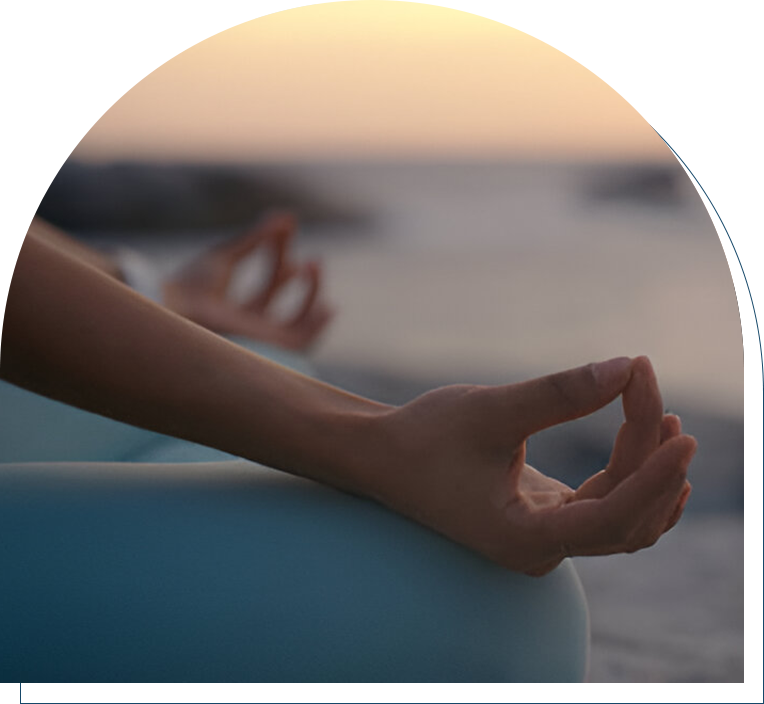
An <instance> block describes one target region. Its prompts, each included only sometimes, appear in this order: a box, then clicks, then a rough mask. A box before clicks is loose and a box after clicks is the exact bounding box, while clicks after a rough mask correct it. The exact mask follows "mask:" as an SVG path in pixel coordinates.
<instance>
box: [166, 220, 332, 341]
mask: <svg viewBox="0 0 764 704" xmlns="http://www.w3.org/2000/svg"><path fill="white" fill-rule="evenodd" d="M295 229H296V222H295V219H294V217H293V216H291V215H290V214H288V213H275V214H272V215H270V216H268V217H267V218H266V219H265V220H264V221H263V222H262V223H261V224H260V225H258V226H257V227H255V228H254V229H252V230H251V231H249V232H247V233H245V234H244V235H243V236H241V237H238V238H236V239H234V240H230V241H227V242H224V243H223V244H221V245H219V246H217V247H214V248H213V249H211V250H209V251H207V252H205V253H203V254H202V255H201V256H200V257H198V258H196V259H195V260H193V261H192V262H191V263H190V264H189V265H188V266H186V267H184V268H183V269H182V270H181V271H180V272H179V273H178V274H176V275H175V276H174V277H173V278H172V279H170V280H169V281H168V282H167V283H166V284H165V285H164V297H165V301H164V302H165V305H166V306H167V307H168V308H170V309H171V310H174V311H175V312H176V313H179V314H180V315H182V316H184V317H186V318H188V319H189V320H191V321H193V322H195V323H197V324H199V325H202V326H203V327H206V328H208V329H210V330H213V331H214V332H218V333H222V334H231V335H242V336H244V337H249V338H252V339H256V340H261V341H264V342H270V343H272V344H276V345H279V346H281V347H286V348H288V349H295V350H303V349H305V348H307V347H308V346H310V345H311V344H312V343H313V342H314V341H315V340H316V338H317V337H318V336H319V334H320V333H321V332H322V331H323V330H324V328H325V327H326V325H327V324H328V322H329V320H330V319H331V317H332V311H331V309H330V308H329V307H328V306H327V305H326V303H325V302H324V301H323V300H322V296H321V281H322V279H321V277H322V273H321V267H320V265H319V263H318V262H315V261H309V262H306V263H303V264H296V263H295V262H294V261H292V258H291V256H290V251H289V248H290V245H291V241H292V239H293V237H294V233H295ZM258 250H264V251H266V252H267V253H268V254H269V255H270V258H271V262H270V271H269V274H268V277H267V279H266V281H265V283H264V284H263V286H262V287H261V288H260V289H259V290H258V291H256V292H255V293H253V294H252V295H251V296H250V298H249V300H247V301H245V302H243V303H240V302H237V301H234V300H233V299H232V298H231V297H230V295H229V287H230V285H231V281H232V279H233V277H234V274H235V272H236V270H237V268H238V267H239V266H240V265H241V263H242V262H243V260H244V259H245V258H246V257H248V256H250V255H252V254H253V253H255V252H256V251H258ZM298 279H303V280H304V282H305V287H306V290H305V294H304V298H303V300H302V302H301V304H300V305H299V306H298V309H297V312H296V313H294V314H293V315H292V316H291V317H289V318H288V319H285V320H281V319H278V318H277V317H276V316H275V315H274V312H273V303H274V301H275V299H276V298H277V297H278V295H279V294H280V293H281V292H282V291H283V290H284V287H285V285H286V284H287V283H289V282H290V281H294V280H298Z"/></svg>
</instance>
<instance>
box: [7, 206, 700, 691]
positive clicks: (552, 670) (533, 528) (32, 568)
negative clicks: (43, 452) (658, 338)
mask: <svg viewBox="0 0 764 704" xmlns="http://www.w3.org/2000/svg"><path fill="white" fill-rule="evenodd" d="M293 229H294V223H293V221H292V220H291V219H290V218H289V217H288V216H285V215H278V216H274V217H272V218H270V219H268V220H266V222H265V223H264V224H263V225H262V226H261V227H260V228H257V229H256V230H255V231H254V232H252V233H249V234H248V235H247V236H245V237H244V238H241V239H239V240H235V241H233V242H230V243H226V244H224V245H221V246H219V247H217V248H215V249H213V250H212V251H211V252H209V253H207V254H205V255H203V256H202V257H200V258H199V259H197V260H196V261H195V262H193V263H192V264H191V265H189V266H188V267H186V268H185V269H184V270H182V271H181V273H180V274H178V275H177V276H176V277H174V278H173V279H171V280H170V281H168V282H167V284H166V285H165V286H164V288H163V296H164V300H163V303H164V304H165V306H166V307H163V306H160V305H158V304H157V303H155V302H152V301H151V300H148V299H147V298H145V297H143V296H141V295H139V294H138V293H136V292H135V291H133V290H131V289H130V288H129V287H127V286H126V285H125V284H124V283H122V282H121V281H120V280H119V278H120V277H121V276H122V274H121V272H119V271H118V270H117V269H116V268H114V269H113V270H112V271H109V270H108V269H109V267H110V266H112V265H111V264H109V263H108V262H107V261H106V260H101V261H100V262H99V261H95V260H92V259H91V260H90V261H85V260H86V259H88V257H87V256H84V255H83V254H82V253H80V254H79V255H78V254H77V252H76V251H75V250H76V245H75V247H74V248H72V247H69V246H68V245H67V244H66V239H65V238H63V237H59V235H58V234H57V233H56V232H55V230H53V229H51V228H50V227H49V226H47V225H46V224H44V223H41V222H39V221H36V222H35V223H34V224H33V226H32V228H30V231H29V233H28V235H27V237H26V240H25V242H24V244H23V246H22V249H21V254H20V256H19V260H18V264H17V266H16V270H15V273H14V276H13V280H12V283H11V288H10V293H9V297H8V305H7V310H6V317H5V325H4V329H3V340H2V358H1V359H0V376H1V377H2V378H3V379H4V380H6V381H8V382H10V383H11V384H14V385H17V386H19V387H22V388H23V389H26V390H28V391H31V392H34V393H36V394H41V395H44V396H46V397H48V398H50V399H55V400H57V401H60V402H63V403H66V404H70V405H72V406H76V407H77V408H80V409H84V410H86V411H89V412H92V413H95V414H99V415H102V416H106V417H108V418H112V419H115V420H117V421H122V422H124V423H128V424H131V425H133V426H138V427H139V428H143V429H146V430H147V431H152V432H153V433H159V434H162V435H163V436H170V437H172V438H178V439H179V441H172V440H169V439H168V442H180V441H189V442H190V443H196V445H189V444H188V443H185V444H184V447H186V448H189V447H190V448H197V447H199V446H205V447H208V448H213V449H214V450H215V451H220V452H221V455H220V458H225V457H227V456H228V455H233V456H235V457H237V458H242V460H239V461H220V460H218V461H216V462H207V463H203V464H201V465H200V464H194V463H193V462H192V463H189V464H185V465H170V464H166V465H152V466H147V465H142V464H138V465H136V464H124V463H118V464H114V463H108V464H106V465H103V466H101V465H98V466H93V465H88V464H87V463H85V464H80V465H76V466H75V465H71V464H66V465H60V466H57V465H55V463H54V464H52V465H39V464H37V465H34V464H31V465H30V464H16V465H10V464H9V465H6V467H5V468H4V469H3V470H2V471H0V488H2V499H1V501H2V503H3V505H2V509H3V511H4V512H5V515H6V517H8V516H10V518H7V519H6V520H8V521H12V520H16V521H17V522H18V525H21V526H22V528H25V530H19V531H18V535H19V536H21V537H20V538H19V540H18V541H17V542H16V543H14V542H13V541H11V543H12V544H11V545H10V546H6V547H5V548H4V550H5V551H6V554H5V555H4V557H6V558H7V559H9V560H10V559H12V560H21V561H22V562H23V564H24V569H23V570H22V571H21V572H22V573H21V574H20V575H19V576H17V577H15V578H14V581H13V584H10V586H4V587H2V589H1V591H3V594H2V596H3V597H4V599H3V603H5V604H8V606H4V607H3V610H4V612H5V611H7V613H4V614H3V616H4V620H7V621H8V624H9V627H8V628H6V629H5V634H6V635H4V636H0V655H3V656H5V655H7V656H8V657H9V658H10V659H6V660H4V661H5V662H6V663H10V664H9V665H7V666H6V667H8V668H9V672H10V671H11V670H12V671H13V673H18V674H22V675H25V676H24V677H22V679H23V680H30V679H32V680H34V679H38V680H42V679H45V680H47V681H55V680H58V679H69V680H75V679H80V678H83V677H84V679H85V680H96V679H97V680H104V681H109V680H113V681H117V680H118V681H125V680H144V681H148V680H150V679H154V680H169V681H177V680H180V679H182V680H183V681H194V680H197V679H198V680H207V681H218V680H231V681H242V680H245V681H252V680H268V681H287V680H302V681H311V680H329V681H336V680H339V679H347V680H355V681H380V680H392V681H413V680H420V681H433V680H441V681H446V680H456V681H459V680H463V681H481V680H482V681H487V680H523V679H525V680H527V681H537V680H543V679H547V680H571V679H580V678H581V677H583V674H584V669H585V662H586V647H587V645H586V644H587V638H588V635H587V631H586V629H587V626H586V613H585V604H584V602H583V599H582V595H581V593H580V585H578V582H577V579H576V577H575V572H574V571H573V568H572V566H571V565H570V561H565V558H567V557H571V556H584V555H607V554H614V553H621V552H634V551H636V550H640V549H642V548H646V547H649V546H651V545H653V544H654V543H655V542H656V541H657V540H658V539H659V538H660V537H661V535H662V534H663V533H665V532H666V531H668V530H670V529H671V528H672V527H673V526H674V525H675V524H676V522H677V521H678V520H679V518H680V517H681V514H682V511H683V509H684V505H685V503H686V501H687V498H688V496H689V493H690V485H689V483H688V482H687V478H686V477H687V469H688V465H689V463H690V461H691V459H692V456H693V454H694V452H695V449H696V443H695V440H694V439H693V438H692V437H690V436H687V435H685V434H683V433H682V431H681V424H680V421H679V419H678V418H677V417H676V416H674V415H665V414H664V413H663V403H662V400H661V395H660V391H659V388H658V384H657V381H656V377H655V374H654V372H653V369H652V366H651V364H650V362H649V360H648V359H647V358H645V357H636V358H629V357H620V358H616V359H611V360H609V361H605V362H598V363H593V364H589V365H587V366H584V367H579V368H576V369H571V370H567V371H563V372H558V373H555V374H552V375H549V376H545V377H541V378H537V379H532V380H528V381H524V382H521V383H517V384H510V385H504V386H475V385H463V384H462V385H454V386H447V387H443V388H440V389H435V390H433V391H431V392H429V393H426V394H424V395H423V396H421V397H419V398H416V399H414V400H413V401H411V402H409V403H406V404H404V405H402V406H390V405H386V404H382V403H377V402H375V401H373V400H369V399H365V398H362V397H360V396H357V395H354V394H351V393H347V392H345V391H342V390H340V389H338V388H335V387H333V386H330V385H327V384H325V383H323V382H321V381H319V380H317V379H314V378H311V377H310V376H307V375H304V374H300V373H298V372H296V371H294V370H292V369H289V368H287V367H286V366H282V365H280V364H276V363H274V362H273V361H270V360H268V359H266V358H264V357H263V356H260V355H258V354H255V353H253V352H252V351H250V350H248V349H246V348H245V347H243V346H242V345H239V344H235V343H233V342H232V341H230V340H227V339H225V338H224V337H222V336H221V335H219V334H216V333H222V334H230V335H238V336H249V337H258V338H260V339H265V340H267V341H269V342H271V343H274V344H277V345H281V346H285V347H288V348H291V349H300V348H304V347H305V346H307V345H309V344H310V342H311V341H312V340H314V339H315V337H316V335H318V334H319V333H320V331H321V330H322V329H323V328H324V327H325V325H326V323H327V321H328V320H329V318H330V315H331V312H330V309H329V308H328V306H327V305H326V304H325V303H324V302H323V300H322V297H321V291H320V288H321V287H320V270H319V268H318V266H317V265H316V264H315V263H309V264H308V265H296V264H295V263H294V262H293V261H292V260H291V257H290V255H289V247H288V243H289V240H290V238H291V236H292V232H293ZM257 247H264V248H266V249H269V250H270V251H272V252H273V261H274V266H273V267H272V270H271V273H270V276H269V277H268V281H267V282H266V284H265V285H264V286H263V288H262V290H261V291H259V292H258V293H257V294H256V295H255V296H253V297H252V298H251V300H249V301H247V302H244V303H241V302H234V301H231V300H229V299H228V298H227V289H228V284H229V282H230V279H231V276H232V273H233V271H234V270H235V268H236V266H237V265H238V263H239V262H240V261H241V259H242V257H244V256H245V255H248V254H249V253H250V252H251V251H252V250H253V249H255V248H257ZM295 276H301V277H304V278H305V279H306V281H307V282H308V293H307V295H306V297H305V301H304V303H303V305H302V306H301V307H300V309H299V310H298V311H297V312H296V314H295V315H294V316H293V317H292V318H291V319H288V320H275V319H273V318H272V317H271V316H270V315H269V307H270V304H271V302H272V301H273V299H274V298H275V297H276V295H277V293H278V292H279V290H280V289H281V287H282V286H284V285H285V283H286V282H287V281H289V280H290V279H292V278H293V277H295ZM203 326H204V327H203ZM205 328H209V329H205ZM211 330H214V331H216V332H212V331H211ZM618 396H621V397H622V401H623V410H624V416H625V420H624V423H623V425H622V426H621V428H620V430H619V432H618V434H617V436H616V438H615V442H614V446H613V451H612V455H611V457H610V461H609V462H608V464H607V467H605V468H604V469H603V470H602V471H601V472H599V473H597V474H595V475H594V476H592V477H591V478H589V479H588V480H587V481H585V482H584V483H583V484H582V485H581V486H580V487H577V488H575V489H574V488H570V487H568V486H567V485H565V484H563V483H562V482H559V481H557V480H555V479H552V478H550V477H548V476H546V475H544V474H543V473H541V472H540V471H538V470H536V469H534V468H533V467H531V466H529V465H528V464H527V463H526V462H525V448H526V442H527V440H528V438H529V437H530V436H532V435H533V434H534V433H537V432H539V431H541V430H543V429H545V428H548V427H550V426H553V425H556V424H559V423H564V422H567V421H571V420H574V419H576V418H580V417H582V416H585V415H587V414H590V413H593V412H594V411H596V410H597V409H599V408H601V407H603V406H605V405H606V404H608V403H610V402H611V401H613V400H614V399H616V398H617V397H618ZM27 420H28V423H30V424H34V419H27ZM40 432H42V433H44V432H45V431H44V429H41V431H40ZM181 444H183V443H181ZM204 451H205V450H204V448H201V447H199V453H200V454H199V458H201V459H202V460H204V459H207V458H208V457H209V456H208V455H205V454H204ZM222 453H228V454H227V455H226V454H222ZM192 454H193V453H192ZM187 456H188V455H187V454H185V455H183V457H187ZM163 457H170V458H172V457H173V455H172V452H170V453H169V454H165V455H164V456H163ZM131 459H132V461H134V462H148V461H151V460H152V458H151V456H141V455H140V453H137V454H136V455H135V456H134V457H132V458H131ZM243 460H246V461H243ZM170 461H172V459H170ZM253 463H258V465H263V466H265V467H268V468H271V469H263V468H262V467H258V466H257V465H255V464H253ZM273 470H279V471H278V472H276V471H273ZM287 475H292V476H287ZM184 477H185V479H184ZM295 477H297V478H299V479H295ZM305 480H313V481H312V482H311V481H305ZM314 482H318V483H320V484H323V485H327V486H328V487H333V488H334V489H339V490H340V491H339V492H337V491H333V490H330V489H325V488H321V487H319V486H318V485H317V484H315V483H314ZM51 487H52V488H51ZM114 487H118V488H119V489H120V491H115V490H114ZM67 492H69V493H67ZM70 494H71V497H74V498H73V499H72V501H69V502H66V501H64V500H63V498H64V497H67V496H70ZM71 497H70V498H71ZM381 507H384V508H381ZM249 509H251V510H249ZM385 509H389V510H385ZM30 516H31V517H30ZM83 516H90V520H92V523H91V524H88V525H92V526H93V527H94V528H97V530H94V531H92V532H91V531H89V530H87V528H86V527H84V526H83V524H82V523H81V522H82V521H83V520H85V519H84V518H83ZM35 521H36V523H34V525H35V527H34V528H32V522H35ZM40 521H41V522H42V524H44V525H46V526H48V528H49V530H48V531H46V530H43V529H41V528H40V523H39V522H40ZM78 521H79V523H78ZM415 524H419V526H417V525H415ZM67 526H69V527H70V529H71V536H78V539H81V540H82V541H84V543H83V544H82V546H81V545H80V543H78V541H77V540H75V538H74V537H72V538H71V540H70V541H67V539H65V537H61V536H66V535H69V534H68V533H66V530H67V528H66V527H67ZM72 526H73V527H72ZM420 526H421V527H420ZM35 531H36V532H35ZM51 535H53V537H54V538H55V539H54V540H53V543H55V542H56V540H58V541H59V542H61V543H62V545H61V546H59V547H61V549H62V550H63V552H57V548H56V546H55V545H51V544H50V540H49V538H50V537H51ZM56 536H58V537H56ZM85 545H86V546H88V547H87V549H89V550H91V553H92V554H91V556H90V557H87V558H82V557H81V556H80V552H81V551H82V550H85V547H84V546H85ZM115 550H116V551H117V553H116V554H118V555H120V559H116V558H115ZM35 551H36V552H35ZM78 551H79V552H78ZM290 551H292V552H290ZM62 554H65V555H66V556H67V558H66V560H64V559H63V558H61V555H62ZM51 561H52V562H51ZM563 561H565V562H564V564H562V565H561V563H562V562H563ZM53 563H55V565H54V566H51V565H52V564H53ZM75 563H76V565H75V566H74V567H73V566H72V565H73V564H75ZM6 564H10V563H9V562H7V563H6ZM56 565H57V566H56ZM83 575H84V576H83ZM104 575H106V576H104ZM108 575H112V576H113V579H109V578H108ZM544 575H546V576H544ZM542 576H543V578H542V579H531V578H530V577H542ZM46 579H47V580H48V581H46ZM99 580H105V581H104V583H103V584H100V583H99ZM67 585H68V586H67ZM67 589H68V590H69V591H67ZM59 590H60V593H59ZM46 599H47V602H46ZM51 604H52V605H53V606H51ZM11 607H13V608H11ZM11 614H13V615H12V616H11ZM6 617H7V618H6ZM83 621H85V625H82V623H83ZM56 624H59V625H60V624H64V625H63V626H62V627H61V628H59V627H57V625H56ZM115 626H123V627H125V630H124V631H122V632H121V634H120V633H118V632H117V631H115ZM62 629H63V630H62ZM109 633H112V634H113V642H112V641H111V640H109V641H108V642H105V641H104V639H105V638H106V639H107V640H108V638H109V636H108V634H109ZM66 644H68V645H66ZM2 661H3V660H2V659H0V662H2ZM30 675H31V676H30Z"/></svg>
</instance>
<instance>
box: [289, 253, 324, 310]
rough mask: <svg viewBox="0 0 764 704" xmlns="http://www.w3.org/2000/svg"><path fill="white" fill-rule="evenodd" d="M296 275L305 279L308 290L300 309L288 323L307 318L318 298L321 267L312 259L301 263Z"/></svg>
mask: <svg viewBox="0 0 764 704" xmlns="http://www.w3.org/2000/svg"><path fill="white" fill-rule="evenodd" d="M298 275H302V276H303V278H304V279H305V280H306V281H307V283H308V290H307V291H306V292H305V298H304V299H303V302H302V305H301V306H300V309H299V310H298V311H297V313H295V315H294V316H293V317H292V319H291V320H290V321H289V324H290V325H296V324H299V323H300V321H301V320H304V319H305V318H307V316H308V315H309V314H310V312H311V310H312V308H313V306H314V305H315V303H316V301H317V300H318V294H319V291H320V289H321V278H322V277H321V267H320V265H319V264H318V262H315V261H312V262H307V263H306V264H303V265H302V267H300V269H299V271H298Z"/></svg>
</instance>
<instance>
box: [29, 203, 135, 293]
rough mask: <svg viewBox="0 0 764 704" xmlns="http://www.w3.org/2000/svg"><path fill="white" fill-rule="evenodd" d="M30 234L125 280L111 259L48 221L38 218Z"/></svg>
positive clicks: (114, 276) (116, 277)
mask: <svg viewBox="0 0 764 704" xmlns="http://www.w3.org/2000/svg"><path fill="white" fill-rule="evenodd" d="M29 234H30V236H32V237H34V238H35V239H37V240H42V241H43V242H47V243H48V244H49V245H51V246H53V247H55V248H56V249H57V250H58V251H59V252H63V253H64V254H66V255H68V256H70V257H74V258H75V259H79V260H80V261H82V262H85V263H86V264H90V265H91V266H94V267H95V268H96V269H100V270H101V271H103V272H104V273H105V274H108V275H109V276H111V277H113V278H115V279H118V280H120V281H122V280H123V276H122V272H121V270H120V268H119V266H118V264H117V263H116V262H115V261H114V260H113V259H112V258H111V257H109V256H108V255H106V254H103V253H102V252H99V251H97V250H95V249H93V248H92V247H88V246H87V245H85V244H82V242H78V241H77V240H75V239H74V238H73V237H70V236H69V235H67V234H66V233H65V232H63V231H62V230H60V229H59V228H57V227H55V226H54V225H51V224H50V223H49V222H47V220H43V219H42V218H39V217H36V218H35V219H34V220H33V221H32V226H31V227H30V228H29Z"/></svg>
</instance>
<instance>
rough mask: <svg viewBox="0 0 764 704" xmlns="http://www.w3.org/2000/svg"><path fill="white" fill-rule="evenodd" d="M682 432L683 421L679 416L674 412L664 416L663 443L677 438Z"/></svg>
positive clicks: (662, 423) (662, 424)
mask: <svg viewBox="0 0 764 704" xmlns="http://www.w3.org/2000/svg"><path fill="white" fill-rule="evenodd" d="M681 432H682V421H681V420H680V418H679V416H675V415H673V414H668V415H665V416H663V420H662V421H661V445H662V444H663V443H664V442H666V440H671V438H675V437H676V436H677V435H679V434H680V433H681Z"/></svg>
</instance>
